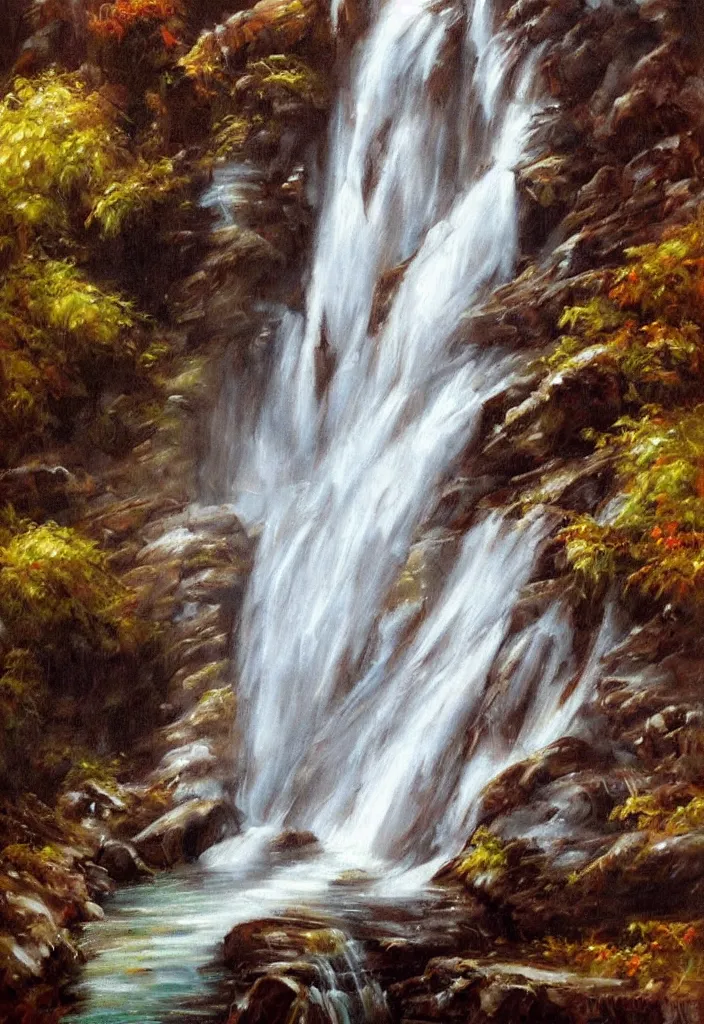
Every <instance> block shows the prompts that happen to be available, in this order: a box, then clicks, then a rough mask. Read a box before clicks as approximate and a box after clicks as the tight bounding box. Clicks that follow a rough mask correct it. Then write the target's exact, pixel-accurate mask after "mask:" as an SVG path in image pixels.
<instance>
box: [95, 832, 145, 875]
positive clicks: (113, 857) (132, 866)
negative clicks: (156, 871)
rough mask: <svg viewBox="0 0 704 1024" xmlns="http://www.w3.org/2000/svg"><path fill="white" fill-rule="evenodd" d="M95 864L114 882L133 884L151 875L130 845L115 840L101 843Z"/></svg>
mask: <svg viewBox="0 0 704 1024" xmlns="http://www.w3.org/2000/svg"><path fill="white" fill-rule="evenodd" d="M96 863H97V865H98V867H101V868H104V869H105V871H107V873H108V875H109V876H110V878H112V879H113V881H115V882H134V881H136V880H137V879H138V878H140V877H143V876H145V875H151V873H152V872H151V871H150V869H149V868H148V867H147V866H146V864H145V863H144V861H143V860H142V859H141V857H140V856H139V854H138V853H137V851H136V849H135V848H134V846H132V844H131V843H122V842H120V841H119V840H117V839H108V841H107V842H106V843H103V845H102V847H101V848H100V850H99V851H98V856H97V857H96Z"/></svg>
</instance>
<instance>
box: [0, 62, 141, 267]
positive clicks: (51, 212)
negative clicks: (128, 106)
mask: <svg viewBox="0 0 704 1024" xmlns="http://www.w3.org/2000/svg"><path fill="white" fill-rule="evenodd" d="M128 163H129V152H128V147H127V138H126V136H125V134H124V132H122V131H121V129H120V128H119V126H118V125H117V119H116V115H115V111H114V110H113V109H112V108H111V107H110V104H108V103H107V102H106V101H105V100H104V99H103V98H102V97H101V95H100V94H99V93H95V92H91V91H90V90H89V89H88V88H87V87H86V86H85V85H84V84H83V83H82V82H81V81H80V79H79V78H78V76H76V75H61V74H57V73H56V72H54V71H50V72H47V73H46V74H44V75H41V76H39V77H38V78H36V79H34V80H32V81H28V80H27V79H17V80H16V81H15V83H14V86H13V89H12V91H11V92H10V93H8V95H7V96H5V98H4V100H3V101H2V102H1V103H0V225H1V226H2V228H1V230H2V235H3V236H4V237H3V239H2V243H0V244H3V243H4V246H5V248H7V247H8V246H10V245H13V246H14V244H15V243H18V244H19V246H20V248H22V249H24V248H26V247H27V245H28V243H29V241H30V240H31V239H35V238H38V237H39V236H41V239H42V242H43V243H45V244H50V243H55V242H56V241H57V240H63V241H66V240H67V236H69V235H71V234H72V233H73V231H74V230H75V228H76V226H77V224H76V221H78V226H80V222H82V221H83V220H84V219H85V217H86V216H87V215H88V214H89V212H90V209H91V206H92V205H93V203H94V202H95V201H96V199H97V198H98V197H99V196H100V195H101V193H102V191H103V189H104V188H105V186H106V184H107V183H108V182H109V181H111V180H112V179H114V178H115V177H116V176H117V175H119V174H120V173H121V172H122V170H123V169H124V168H125V167H126V166H127V165H128Z"/></svg>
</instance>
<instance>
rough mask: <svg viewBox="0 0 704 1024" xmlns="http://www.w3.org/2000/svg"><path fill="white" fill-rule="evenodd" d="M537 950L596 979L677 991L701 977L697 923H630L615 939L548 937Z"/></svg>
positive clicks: (702, 936)
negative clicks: (616, 979) (615, 979)
mask: <svg viewBox="0 0 704 1024" xmlns="http://www.w3.org/2000/svg"><path fill="white" fill-rule="evenodd" d="M541 952H542V955H543V957H544V958H545V959H546V960H549V961H551V962H552V963H558V964H566V965H569V966H570V967H572V968H575V969H577V970H579V971H583V972H584V973H585V974H590V975H596V976H599V977H606V978H620V979H623V980H628V979H632V980H633V982H634V983H635V984H637V985H638V986H639V987H641V988H646V987H648V988H652V987H653V985H655V984H663V985H665V986H667V987H671V988H673V989H677V988H679V987H681V986H682V985H683V984H684V983H686V982H701V981H703V980H704V928H703V927H702V922H700V921H695V922H693V923H686V922H663V921H634V922H633V923H632V924H630V925H629V926H628V928H627V929H626V930H625V932H624V933H623V934H622V935H621V936H620V937H619V940H618V941H616V942H604V941H601V940H600V939H599V938H598V937H597V936H591V937H590V938H588V939H585V940H582V941H578V942H567V941H565V940H563V939H557V938H554V937H550V938H548V939H547V940H546V941H545V942H543V943H541Z"/></svg>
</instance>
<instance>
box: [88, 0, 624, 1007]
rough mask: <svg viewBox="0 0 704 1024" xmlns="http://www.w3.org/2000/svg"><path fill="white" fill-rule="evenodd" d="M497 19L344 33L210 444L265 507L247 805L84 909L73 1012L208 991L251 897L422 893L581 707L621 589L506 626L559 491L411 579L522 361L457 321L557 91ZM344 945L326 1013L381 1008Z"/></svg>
mask: <svg viewBox="0 0 704 1024" xmlns="http://www.w3.org/2000/svg"><path fill="white" fill-rule="evenodd" d="M494 20H495V11H494V8H493V5H492V3H491V0H474V3H472V2H471V0H467V8H466V9H465V8H464V6H463V5H462V4H461V3H459V2H456V3H451V2H448V3H437V2H436V0H387V2H386V3H384V4H381V5H378V10H376V12H375V13H374V15H373V18H372V25H371V28H370V29H369V31H368V33H367V34H366V36H365V37H364V38H362V39H361V40H360V41H359V42H358V43H357V45H356V48H355V50H354V52H353V54H352V58H351V62H350V67H349V81H348V83H347V84H346V85H344V86H343V88H342V89H341V90H340V95H339V97H338V100H337V104H336V107H335V109H334V111H333V114H332V119H331V125H330V134H329V146H328V166H327V170H326V176H325V182H324V187H323V192H322V202H321V207H320V212H319V223H318V229H317V236H316V242H315V248H314V253H313V257H312V266H311V271H310V280H309V286H308V290H307V299H306V308H305V313H304V314H296V313H294V312H292V311H290V310H278V311H272V315H273V312H276V316H277V318H278V328H275V329H273V330H272V332H271V333H272V335H275V336H272V337H271V338H270V344H269V352H268V356H267V363H266V373H265V374H264V375H263V376H264V377H265V381H264V387H263V393H261V394H260V393H259V392H258V391H257V389H256V388H254V387H253V382H252V379H251V378H250V377H248V376H247V374H246V373H245V374H243V376H242V377H241V378H240V379H233V380H231V381H228V382H227V384H226V386H225V387H224V388H223V396H222V399H221V402H220V407H219V409H218V410H217V411H216V416H215V418H214V426H213V432H212V455H211V458H210V462H209V466H208V467H206V475H207V473H210V475H211V476H213V475H214V476H216V477H217V486H218V487H219V489H220V492H221V494H222V495H223V497H225V498H226V500H228V501H232V502H234V503H236V505H237V508H238V511H239V513H240V514H241V516H242V518H243V520H244V521H245V522H246V524H247V525H248V526H249V527H251V528H252V529H256V530H257V531H258V532H259V540H258V546H257V553H256V562H255V568H254V571H253V575H252V578H251V580H250V584H249V590H248V594H247V596H246V600H245V606H244V610H243V614H242V621H241V628H240V636H239V640H238V652H239V653H238V658H239V665H238V684H237V688H238V702H239V705H238V706H239V710H238V717H239V724H240V728H241V732H242V734H243V737H244V740H243V749H242V757H241V768H240V778H239V797H238V804H239V806H240V808H241V810H242V812H243V814H244V816H245V823H246V827H247V829H248V831H247V832H246V833H245V835H244V836H243V837H240V838H238V839H235V840H230V841H227V842H225V843H223V844H221V845H220V846H219V847H216V848H214V849H213V850H211V851H209V852H208V853H207V854H206V855H205V856H204V857H202V858H201V862H200V864H199V865H198V868H197V869H191V870H184V871H182V872H179V873H175V874H173V875H171V876H169V877H165V878H160V879H159V880H158V881H157V882H156V883H154V884H153V885H151V886H146V887H140V888H134V889H128V890H125V891H123V892H122V893H121V894H120V895H119V896H118V897H117V898H116V899H115V900H114V901H113V903H112V909H111V911H110V913H109V915H108V918H107V920H106V922H104V923H102V924H100V925H98V926H92V929H91V930H90V934H89V939H88V949H89V951H91V952H98V953H99V955H98V956H97V957H96V958H95V959H93V960H91V961H90V962H89V964H88V966H87V968H86V970H85V973H84V977H83V982H82V985H81V989H80V993H79V994H80V996H81V998H82V1007H83V1008H82V1009H81V1011H80V1012H79V1013H77V1014H76V1015H74V1016H72V1017H70V1018H69V1020H71V1021H72V1022H74V1024H132V1022H134V1024H162V1022H166V1021H168V1020H178V1021H190V1020H191V1019H193V1020H197V1019H201V1018H202V1017H205V1018H208V1017H209V1015H211V1016H212V1015H213V1014H215V1019H217V1013H216V1012H215V1011H216V1010H217V1000H216V997H215V996H214V994H213V993H214V992H215V991H216V990H217V987H218V982H219V981H221V980H222V978H221V977H219V976H218V975H217V973H215V974H214V973H209V972H208V971H207V970H205V967H206V965H207V964H208V963H209V962H210V961H211V960H212V958H213V955H214V954H215V952H216V950H217V948H218V946H219V943H220V942H221V940H222V938H223V936H224V935H225V934H226V932H227V931H228V930H229V929H230V928H231V927H232V926H234V925H235V924H237V923H239V922H245V921H249V920H252V919H256V918H261V917H264V916H272V915H275V914H281V913H284V912H285V911H286V910H287V909H289V908H291V907H292V906H305V907H306V908H314V909H315V908H319V909H324V910H325V911H326V913H328V914H331V915H332V916H333V917H336V919H338V920H339V921H341V922H342V927H343V929H344V930H345V931H347V928H346V927H345V922H347V924H350V925H351V924H352V923H354V921H356V920H358V919H360V918H364V916H365V915H367V916H369V915H370V913H371V914H378V916H379V919H380V921H382V922H383V920H384V909H383V908H384V907H385V906H386V907H388V906H390V905H392V904H393V905H394V906H398V905H400V904H403V903H404V901H406V903H407V905H408V907H414V908H415V910H413V911H411V910H409V913H410V914H411V916H412V914H413V913H418V914H420V915H421V916H422V915H423V913H424V912H425V910H426V909H427V905H428V904H432V903H433V901H434V900H435V899H436V897H435V895H434V894H433V890H432V888H430V887H428V883H429V881H430V879H431V878H432V876H433V874H434V873H435V871H436V870H437V868H438V867H439V866H440V865H441V864H442V863H443V862H444V861H446V860H448V859H449V858H450V857H452V856H453V855H454V854H456V853H457V851H458V850H459V849H460V848H461V847H462V845H463V843H464V841H465V840H466V838H467V836H468V835H469V834H470V833H471V829H472V826H473V814H475V804H476V799H477V796H478V794H479V793H480V792H481V790H482V788H483V787H484V786H485V785H486V784H487V782H488V781H489V780H490V779H491V778H492V777H493V776H494V775H495V774H496V773H497V772H499V771H501V770H502V769H504V768H506V767H507V766H509V765H510V764H511V763H513V762H516V761H518V760H521V759H523V758H525V757H526V756H528V755H529V754H531V753H532V752H534V751H536V750H538V749H540V748H542V747H543V746H545V745H547V744H549V743H551V742H553V741H554V740H556V739H558V738H560V737H562V736H564V735H566V734H567V733H569V732H570V730H571V729H572V728H573V724H574V722H575V720H576V717H577V715H578V712H579V710H580V708H581V707H582V706H583V704H584V703H585V702H586V700H587V699H588V697H589V695H590V693H591V691H592V689H593V685H594V681H595V675H596V672H597V669H598V666H599V662H600V659H601V657H602V655H603V654H604V653H605V652H606V651H607V650H608V649H609V647H610V646H611V645H612V643H613V641H614V637H615V634H616V629H615V626H614V624H613V622H612V621H611V618H610V617H609V616H608V615H607V617H606V619H605V621H604V623H603V625H602V628H601V630H600V631H598V633H597V635H596V637H595V639H594V641H593V644H592V647H591V649H590V650H589V651H588V652H587V653H586V655H585V654H584V653H582V654H581V655H578V654H577V653H576V652H575V651H574V650H573V642H572V634H573V629H572V623H571V620H570V613H569V610H568V608H567V607H566V606H563V605H562V604H560V603H555V604H553V605H550V606H548V607H547V608H546V609H545V610H543V611H542V613H541V614H540V615H539V616H538V617H537V618H535V619H533V620H532V621H530V622H529V623H528V624H527V625H525V626H523V628H521V629H516V628H515V620H516V610H517V608H518V605H519V601H520V595H521V590H522V588H523V587H524V586H525V585H526V584H527V583H528V582H529V581H530V579H531V574H532V572H533V570H534V566H535V563H536V559H537V555H538V552H539V551H540V548H541V545H542V543H543V541H544V539H545V538H546V536H547V534H548V531H549V524H548V523H547V522H546V521H545V519H544V517H543V516H542V515H541V513H540V512H536V513H533V514H531V515H530V516H527V517H524V518H523V519H522V520H518V521H516V520H515V519H511V518H509V517H507V516H505V515H503V514H501V513H500V512H492V513H490V514H486V515H484V516H483V517H480V518H478V520H477V521H476V522H475V524H474V525H473V526H472V527H471V528H470V529H469V531H468V532H467V533H466V534H465V536H464V537H463V538H459V539H457V542H456V544H455V545H454V549H453V552H454V553H453V555H452V564H451V565H450V567H449V569H448V571H447V572H446V573H445V577H444V582H442V583H441V584H440V585H438V586H437V587H436V588H435V589H434V591H433V592H432V593H427V594H426V593H422V594H420V595H419V594H415V595H413V596H411V597H410V598H409V599H406V600H402V601H400V602H399V601H394V600H393V599H392V595H393V591H394V586H395V584H396V583H397V581H398V579H399V577H400V576H401V575H402V573H403V571H404V566H406V564H407V562H408V559H409V554H410V553H411V551H412V549H413V548H414V545H417V544H418V543H419V542H420V541H422V540H423V538H424V537H425V534H424V529H425V528H426V526H427V524H428V523H429V521H430V519H431V516H432V513H433V511H434V509H435V508H436V506H437V502H438V499H439V495H440V491H441V488H442V486H443V484H444V483H445V482H446V481H447V480H448V479H449V476H450V474H451V472H452V470H453V467H455V466H456V464H457V461H458V459H459V458H460V457H462V459H463V465H467V460H468V459H471V449H472V444H473V442H474V441H475V439H476V436H477V434H478V431H479V428H480V424H481V416H482V411H483V409H484V407H485V405H486V403H487V401H488V400H489V399H491V398H492V397H493V396H495V395H496V394H497V393H498V392H499V391H500V390H501V389H504V388H506V386H507V385H509V384H510V382H511V380H512V379H513V377H514V376H515V375H517V374H518V373H519V372H520V369H521V365H522V364H521V360H520V358H518V357H517V356H515V355H513V354H511V353H509V352H506V351H497V350H491V351H487V350H486V349H482V347H481V346H480V344H479V343H478V342H477V343H476V344H475V343H469V344H464V345H462V346H460V345H458V344H457V332H458V329H459V327H460V325H461V323H462V319H463V316H464V314H465V313H466V311H467V310H468V309H469V308H471V306H472V304H473V303H476V302H478V301H480V300H481V299H482V298H483V297H485V296H486V295H487V294H488V292H489V291H490V290H491V288H493V287H495V286H496V285H497V284H499V283H501V282H502V281H505V280H507V279H509V278H510V276H511V274H512V272H513V270H514V265H515V261H516V254H517V244H518V243H517V224H518V211H517V197H516V185H515V174H514V168H515V167H516V165H517V164H518V163H519V162H520V160H521V158H522V156H523V155H524V154H525V151H526V146H527V144H528V139H529V133H530V126H531V121H532V118H533V115H534V114H535V113H536V111H537V110H538V109H539V99H538V97H537V95H536V88H535V79H536V74H535V68H536V64H537V59H538V54H537V53H526V52H524V51H522V50H520V49H519V48H518V47H517V46H516V45H515V44H514V42H513V41H512V40H511V38H510V37H509V36H508V35H506V34H505V33H502V32H496V31H495V27H494ZM255 182H256V172H254V171H253V169H251V168H248V167H244V166H236V165H230V166H228V167H224V168H221V169H219V170H218V171H217V172H216V176H215V181H214V184H213V186H212V188H211V189H210V191H209V193H208V194H207V195H206V196H205V198H204V205H207V206H210V207H211V208H212V209H213V210H215V211H216V212H219V213H220V217H221V224H228V223H229V224H231V223H237V210H238V204H243V205H245V206H246V202H247V192H248V190H250V189H252V188H253V187H255V185H254V183H255ZM398 268H401V269H400V270H398ZM391 272H395V273H396V276H397V286H396V290H395V293H394V294H393V295H392V297H391V299H390V303H389V305H388V308H387V310H386V315H385V317H383V318H381V323H379V319H380V318H379V316H378V310H377V289H378V283H379V280H380V278H383V277H384V275H388V274H390V273H391ZM260 383H261V381H260ZM470 464H471V463H470ZM284 827H291V828H295V829H305V830H311V831H312V832H314V833H315V835H316V836H317V837H318V839H319V840H320V843H321V845H322V851H323V852H322V853H319V854H318V855H316V856H315V857H312V858H307V857H304V858H303V859H301V860H299V861H297V862H296V863H290V862H286V863H277V862H275V860H272V858H271V856H269V855H268V854H267V852H266V851H267V847H266V844H267V842H268V840H269V839H270V838H271V837H272V836H273V835H275V834H276V833H277V832H279V831H280V830H281V829H282V828H284ZM349 869H352V870H353V871H358V870H360V869H361V870H364V871H366V872H368V873H369V880H370V881H369V885H368V886H366V887H364V889H363V891H357V890H350V889H342V888H340V887H336V886H335V884H334V882H335V879H336V878H337V877H338V876H340V874H341V873H342V872H344V871H346V870H349ZM370 908H373V909H371V910H370ZM353 930H354V929H353V928H352V931H353ZM348 952H349V957H348V963H347V968H340V967H339V964H338V965H336V967H335V969H334V970H333V972H332V975H330V973H329V972H327V974H326V971H324V970H322V968H321V979H322V978H323V976H324V975H325V977H326V978H327V980H326V981H324V980H321V982H320V985H321V988H320V992H321V997H320V998H321V999H323V1000H327V1002H326V1007H327V1010H326V1012H327V1013H328V1016H329V1017H330V1020H331V1021H335V1022H339V1024H354V1022H355V1021H358V1020H360V1021H361V1020H365V1019H368V1020H371V1019H376V1018H375V1017H374V1014H375V1013H382V1012H383V1005H381V1004H378V1000H377V997H376V995H374V994H373V985H372V983H371V982H370V981H369V979H367V978H366V977H365V973H364V963H363V955H361V959H360V954H359V951H358V950H356V948H355V947H354V944H352V945H350V946H349V951H348ZM336 970H343V973H347V974H349V975H350V976H353V977H354V978H355V979H356V980H355V981H354V984H353V985H352V988H351V989H350V988H349V985H348V987H347V989H345V986H344V985H342V984H341V983H340V985H338V984H337V982H336V980H335V978H336V975H335V971H336ZM370 985H371V989H369V991H372V997H371V1004H370V1003H369V992H367V989H368V988H369V986H370ZM338 988H339V991H338ZM361 990H365V992H367V994H366V996H365V998H361V996H360V992H361ZM355 992H356V995H355ZM213 1000H215V1002H213ZM375 1000H377V1001H376V1002H375ZM370 1005H371V1006H372V1010H371V1011H370ZM374 1007H376V1008H374ZM223 1013H224V1009H223V1007H220V1014H221V1017H220V1019H224V1017H223ZM370 1013H371V1016H370ZM379 1019H382V1018H379Z"/></svg>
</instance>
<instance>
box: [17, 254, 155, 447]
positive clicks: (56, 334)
mask: <svg viewBox="0 0 704 1024" xmlns="http://www.w3.org/2000/svg"><path fill="white" fill-rule="evenodd" d="M0 320H1V322H2V323H1V326H0V424H1V425H2V427H3V429H2V435H1V437H2V439H1V440H0V459H2V460H3V461H5V462H8V461H11V460H12V459H13V458H16V457H18V456H19V455H21V454H22V452H23V451H26V450H28V449H31V448H32V447H33V446H36V445H37V444H38V443H39V442H40V441H41V440H43V439H44V437H45V436H46V433H47V431H48V430H51V429H53V428H57V427H62V426H63V425H64V424H65V425H67V426H71V425H72V424H73V422H74V421H75V418H76V412H77V409H78V408H79V407H80V406H81V404H83V405H86V404H87V405H88V407H89V408H90V407H92V405H93V403H94V402H95V398H96V396H97V394H98V392H99V391H100V389H101V387H103V386H104V383H105V381H106V380H111V381H113V382H114V381H115V380H116V379H118V380H119V379H122V380H123V382H124V383H125V384H126V385H139V384H141V383H145V382H146V380H147V376H148V373H149V371H150V370H152V369H153V368H154V365H155V364H156V363H157V362H158V361H159V359H160V358H162V357H163V355H164V349H163V345H161V344H160V343H159V342H157V341H155V340H154V339H153V338H152V337H151V335H150V334H149V332H148V330H147V329H146V328H147V326H148V324H147V321H146V319H145V318H144V317H142V316H140V315H139V314H138V313H137V312H136V311H135V309H134V307H133V305H132V304H131V303H130V302H127V301H126V300H125V299H123V298H122V297H121V296H119V295H117V294H116V293H114V292H109V291H106V290H104V289H101V288H99V287H98V286H97V285H95V284H92V283H91V282H90V280H89V279H88V278H87V277H86V276H85V274H83V273H82V272H81V271H80V270H79V269H78V268H77V267H76V266H75V264H74V263H73V262H72V261H69V260H47V259H39V258H31V257H25V258H24V259H21V260H19V261H17V262H16V263H15V264H13V266H12V267H11V268H10V271H9V272H8V274H7V276H6V279H5V281H4V283H3V284H2V285H1V286H0Z"/></svg>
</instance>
